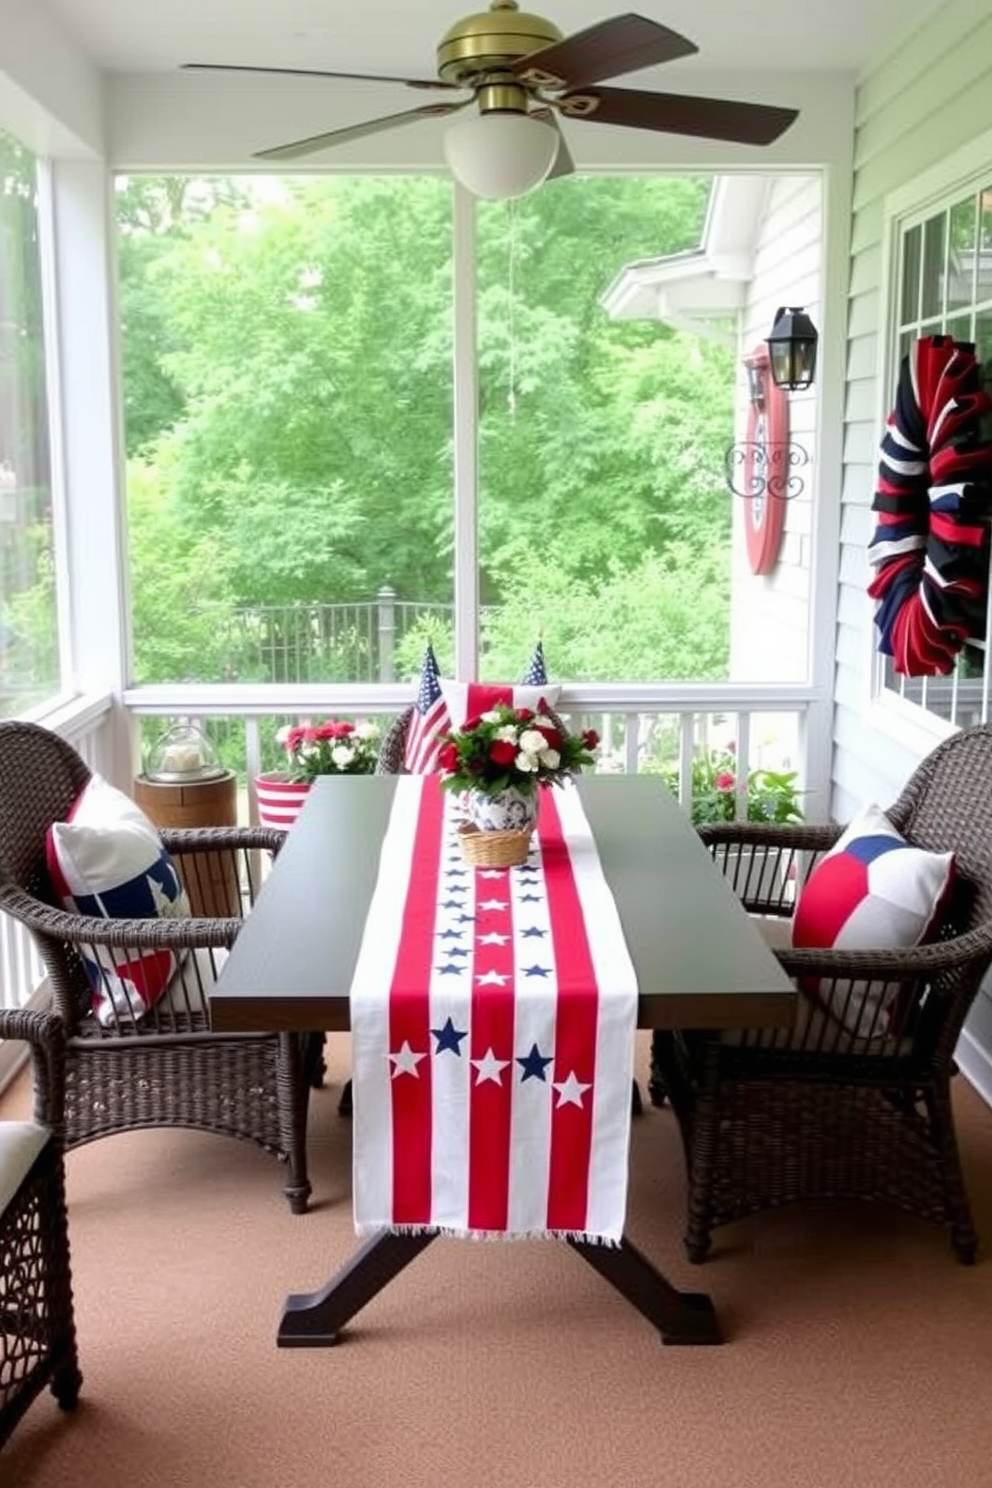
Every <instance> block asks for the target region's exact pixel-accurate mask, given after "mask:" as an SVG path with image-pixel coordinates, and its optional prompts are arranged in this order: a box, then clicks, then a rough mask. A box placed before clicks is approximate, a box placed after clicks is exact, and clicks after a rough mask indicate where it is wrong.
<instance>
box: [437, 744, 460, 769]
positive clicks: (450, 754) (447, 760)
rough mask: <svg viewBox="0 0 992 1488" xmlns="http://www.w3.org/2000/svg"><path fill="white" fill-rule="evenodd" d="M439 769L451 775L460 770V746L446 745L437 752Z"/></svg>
mask: <svg viewBox="0 0 992 1488" xmlns="http://www.w3.org/2000/svg"><path fill="white" fill-rule="evenodd" d="M437 763H438V768H439V769H441V770H444V771H445V772H446V773H449V774H450V772H451V771H452V770H457V769H458V745H457V744H445V745H444V746H443V748H441V749H439V750H438V752H437Z"/></svg>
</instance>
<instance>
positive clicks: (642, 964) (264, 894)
mask: <svg viewBox="0 0 992 1488" xmlns="http://www.w3.org/2000/svg"><path fill="white" fill-rule="evenodd" d="M395 787H396V777H390V776H322V777H320V778H318V779H317V780H316V781H315V782H314V784H313V787H312V789H311V791H310V793H309V796H308V799H307V802H306V805H305V806H304V808H303V811H302V812H301V813H300V816H299V818H298V820H297V821H296V823H295V824H294V826H293V827H292V829H291V830H290V832H289V834H288V837H287V839H286V842H285V845H284V846H283V848H282V850H281V852H280V853H279V855H278V857H277V859H276V861H275V863H274V865H273V868H272V871H271V873H270V874H269V876H268V878H267V879H266V882H265V883H264V885H263V887H262V890H261V892H260V894H259V896H258V899H257V901H256V903H255V905H254V907H253V909H252V911H251V913H250V914H249V915H248V916H247V918H246V920H245V923H244V926H243V928H242V929H241V932H240V934H239V935H238V938H237V940H236V942H235V944H234V946H233V948H232V950H231V953H230V955H229V957H228V959H227V962H226V964H225V965H224V967H223V970H222V971H221V974H220V976H219V978H218V980H217V982H216V984H215V986H214V988H213V991H212V992H211V994H210V1009H211V1018H212V1022H213V1027H214V1029H215V1030H216V1031H218V1032H236V1031H256V1030H262V1029H269V1030H276V1031H279V1032H282V1031H291V1032H306V1031H316V1032H320V1031H326V1032H331V1033H333V1032H337V1031H342V1032H343V1031H346V1030H347V1029H348V1028H349V992H350V988H351V983H352V975H353V972H354V968H355V963H356V959H357V957H358V952H359V947H360V945H361V941H362V936H363V932H364V928H365V920H366V915H367V911H368V907H369V903H370V900H371V898H372V894H373V890H374V888H375V885H376V881H377V878H378V870H379V860H380V854H381V849H382V842H383V837H384V835H385V832H386V828H387V825H388V822H389V817H390V810H391V806H392V801H393V793H394V791H395ZM578 788H579V792H580V796H581V800H582V805H583V808H584V811H585V814H586V816H587V818H588V821H589V823H590V826H591V828H592V831H593V835H594V838H595V842H596V847H597V851H598V853H599V857H600V861H601V863H602V867H603V871H604V874H605V877H606V880H607V883H608V884H609V887H610V889H611V891H612V894H613V896H614V899H615V902H616V905H617V910H618V913H619V916H620V921H621V924H622V927H623V933H624V936H625V939H626V941H627V946H628V950H629V952H630V956H631V960H632V962H633V965H634V969H635V972H636V975H637V985H638V1003H637V1026H638V1027H639V1028H649V1029H695V1030H700V1031H701V1032H704V1033H709V1034H711V1035H712V1036H714V1037H718V1036H720V1035H721V1034H722V1033H725V1032H727V1031H733V1030H740V1029H746V1028H758V1027H760V1028H780V1027H788V1026H790V1025H791V1023H792V1021H793V1018H794V1015H795V1005H796V991H795V988H794V986H793V984H792V982H791V981H790V979H789V978H788V977H787V976H786V975H785V973H784V972H783V971H782V968H781V966H780V965H779V963H778V961H777V960H776V959H775V957H774V955H773V954H772V953H771V952H770V951H769V950H768V948H767V946H766V945H765V943H764V941H763V940H762V938H761V936H760V935H759V933H758V932H757V930H756V929H755V928H754V926H753V925H752V924H751V923H750V922H749V920H748V917H747V915H746V913H745V912H744V909H743V908H742V906H741V904H740V903H739V901H738V899H737V898H736V896H735V895H734V893H733V891H732V890H731V888H730V886H729V884H728V883H727V881H726V880H725V878H724V877H723V875H722V874H721V873H720V871H719V869H718V868H717V866H716V864H715V863H714V862H713V860H712V858H711V856H710V854H709V853H708V852H707V850H706V848H705V847H704V846H703V844H702V843H701V842H700V840H699V837H698V835H697V834H696V831H695V829H694V828H693V826H692V823H691V822H690V820H689V818H688V816H687V815H686V813H685V812H684V811H683V810H682V808H681V807H680V806H679V805H678V803H677V802H676V801H675V800H674V798H673V797H672V795H671V794H670V792H669V791H668V789H667V787H666V786H665V785H664V784H663V782H662V781H660V780H659V779H657V778H656V777H651V776H647V775H615V776H612V775H592V776H588V777H582V778H581V779H580V781H579V786H578ZM511 871H512V870H511ZM434 1238H435V1236H434V1234H432V1233H426V1234H423V1233H421V1234H402V1233H394V1232H391V1231H388V1232H384V1233H381V1234H377V1235H375V1236H373V1237H372V1238H370V1239H367V1240H365V1241H364V1242H363V1243H361V1244H359V1245H358V1247H357V1248H356V1251H355V1253H354V1255H353V1256H352V1258H351V1259H350V1260H349V1261H347V1262H346V1263H345V1265H344V1266H343V1267H341V1269H339V1270H338V1271H337V1272H335V1273H334V1274H333V1275H332V1276H331V1278H330V1279H329V1280H328V1282H327V1283H326V1285H324V1286H323V1287H322V1288H320V1289H319V1290H318V1291H316V1292H312V1293H300V1294H293V1295H290V1296H289V1297H288V1299H287V1301H286V1304H285V1308H284V1311H283V1315H282V1319H281V1321H280V1324H279V1328H278V1332H277V1343H278V1344H279V1346H281V1347H319V1346H326V1345H329V1344H333V1343H334V1342H335V1341H336V1340H337V1338H338V1335H339V1333H340V1332H341V1330H342V1328H343V1327H344V1326H345V1325H346V1323H347V1322H348V1321H349V1320H350V1319H351V1318H352V1317H354V1316H355V1314H356V1313H357V1312H359V1311H360V1310H361V1309H362V1308H363V1307H364V1306H365V1305H366V1304H367V1303H368V1302H370V1301H371V1300H372V1298H373V1297H375V1296H376V1294H377V1293H378V1292H379V1291H381V1290H382V1288H383V1287H384V1286H386V1285H387V1284H388V1283H389V1282H390V1281H391V1280H392V1279H393V1278H394V1277H395V1276H396V1275H398V1273H399V1272H400V1271H402V1270H403V1269H404V1268H405V1267H406V1266H407V1265H409V1264H410V1262H411V1261H412V1260H414V1258H415V1257H416V1256H417V1255H419V1254H420V1252H421V1251H422V1250H424V1249H425V1248H426V1247H427V1246H428V1245H429V1244H430V1243H431V1241H432V1240H433V1239H434ZM566 1243H567V1244H568V1245H569V1246H571V1247H572V1249H573V1250H575V1251H576V1252H577V1253H578V1254H579V1255H581V1256H582V1257H583V1259H584V1260H585V1261H587V1262H588V1263H589V1264H590V1265H591V1266H592V1267H593V1268H594V1269H595V1270H596V1271H597V1272H599V1274H600V1275H601V1276H603V1277H604V1279H605V1280H607V1281H608V1282H609V1283H610V1284H611V1285H612V1286H614V1287H615V1288H616V1289H617V1290H618V1291H619V1292H620V1293H621V1294H622V1295H623V1296H624V1297H625V1298H626V1299H627V1300H628V1301H629V1302H630V1303H631V1304H632V1305H633V1306H634V1307H635V1308H636V1309H637V1310H638V1311H639V1312H640V1313H641V1314H643V1316H645V1317H646V1318H647V1319H648V1321H649V1322H651V1323H652V1324H653V1326H655V1327H656V1328H657V1329H658V1331H659V1333H660V1335H661V1338H662V1341H663V1342H665V1343H668V1344H676V1343H681V1344H702V1343H719V1342H721V1341H722V1340H721V1332H720V1326H719V1320H718V1317H717V1314H716V1310H715V1308H714V1306H713V1303H712V1300H711V1298H710V1297H709V1296H708V1295H707V1294H705V1293H698V1292H682V1291H679V1290H677V1289H676V1288H675V1287H674V1286H673V1285H672V1284H671V1283H670V1282H669V1281H668V1280H667V1279H666V1278H665V1277H664V1275H663V1274H662V1273H661V1271H660V1270H659V1269H658V1268H657V1266H655V1265H654V1264H653V1263H652V1262H651V1261H650V1260H649V1259H648V1258H647V1257H646V1256H645V1255H643V1254H642V1253H641V1252H640V1251H639V1250H638V1249H637V1248H636V1247H635V1246H634V1245H632V1244H631V1243H630V1241H628V1240H627V1239H626V1237H624V1239H623V1240H622V1241H621V1243H620V1244H619V1245H616V1246H614V1245H603V1244H596V1243H589V1242H585V1241H583V1240H580V1239H573V1238H569V1239H567V1241H566Z"/></svg>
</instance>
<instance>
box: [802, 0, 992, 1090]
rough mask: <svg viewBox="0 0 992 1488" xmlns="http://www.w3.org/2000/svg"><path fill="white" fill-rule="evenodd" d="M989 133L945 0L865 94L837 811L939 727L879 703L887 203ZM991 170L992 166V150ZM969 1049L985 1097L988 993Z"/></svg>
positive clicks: (848, 429)
mask: <svg viewBox="0 0 992 1488" xmlns="http://www.w3.org/2000/svg"><path fill="white" fill-rule="evenodd" d="M990 129H992V7H990V6H989V5H988V4H987V0H948V3H947V4H945V5H943V6H942V7H941V8H940V9H939V10H937V11H935V12H934V13H933V15H932V17H931V18H930V19H929V20H928V21H927V22H926V23H925V24H924V25H923V26H922V27H921V29H920V30H919V31H918V32H916V33H915V34H914V35H912V36H910V37H909V38H908V39H907V40H906V41H905V42H904V43H903V44H902V45H900V46H899V47H898V48H897V49H896V50H895V51H894V52H893V53H891V54H890V56H889V57H887V58H886V60H885V61H884V62H883V63H881V64H880V65H879V66H878V67H877V68H876V69H874V70H873V71H872V72H871V73H870V74H868V75H867V76H866V77H865V78H864V79H863V80H862V82H861V84H860V86H859V87H858V89H857V93H856V130H855V150H854V175H853V201H852V224H851V270H850V282H849V294H848V315H847V326H848V332H847V374H846V396H845V407H844V421H845V429H844V446H843V471H842V521H841V555H840V591H839V596H838V623H837V645H836V672H835V686H834V700H835V707H834V729H833V746H834V754H833V769H832V776H833V801H832V810H833V815H834V816H835V817H836V818H837V819H838V820H844V819H846V818H847V817H848V816H849V815H850V814H851V813H852V812H853V811H854V810H856V809H857V807H858V806H860V805H861V804H862V803H864V802H865V801H866V800H868V799H874V800H877V801H879V802H881V803H883V804H884V803H886V802H888V801H891V800H892V799H893V798H894V797H895V795H896V794H897V793H898V791H899V789H900V787H901V786H902V784H903V782H904V781H905V779H906V777H907V775H908V774H909V773H910V772H911V770H912V769H913V767H914V765H915V764H916V762H917V761H918V760H919V759H920V758H921V757H922V756H923V755H924V754H925V753H926V752H927V750H928V749H929V748H930V747H932V745H933V743H934V741H935V738H936V735H935V734H934V733H933V732H929V731H928V730H927V729H926V728H921V727H917V723H918V721H919V720H918V718H917V719H914V718H913V716H912V715H911V714H909V713H906V714H905V715H903V716H902V717H900V718H897V719H896V718H893V717H892V714H891V712H887V711H886V710H885V709H883V708H881V707H879V706H876V705H873V703H872V699H871V670H872V664H873V651H874V634H873V627H872V615H871V606H870V602H869V600H868V598H867V595H866V592H865V588H866V584H867V581H868V567H867V562H866V554H865V550H866V545H867V541H868V537H869V536H870V532H871V528H872V525H873V524H872V521H871V515H870V510H869V508H870V503H871V498H872V491H873V485H874V479H875V460H876V451H877V447H878V441H879V438H880V435H881V431H882V426H883V423H884V418H885V414H886V412H887V410H888V407H889V406H890V404H891V400H892V399H891V394H892V389H891V388H889V387H887V386H883V384H882V378H883V376H884V375H885V374H884V371H883V366H884V355H885V346H884V334H885V324H886V311H887V304H886V285H887V274H888V270H887V266H886V265H885V264H884V262H883V256H884V252H885V246H884V244H883V231H884V213H885V199H886V197H887V196H888V195H889V193H891V192H893V191H896V190H898V189H900V188H906V187H908V186H910V185H911V183H912V182H913V181H914V180H915V179H917V178H918V177H920V176H921V175H922V173H924V172H927V171H932V170H933V169H934V168H936V167H938V166H940V165H941V163H942V162H944V161H945V160H947V158H948V157H949V156H951V155H952V154H953V152H954V151H956V150H959V149H961V148H962V147H964V146H967V145H968V144H970V143H971V142H972V141H974V140H976V139H977V138H978V137H979V136H981V135H983V134H984V133H985V132H986V131H988V130H990ZM988 163H989V168H990V171H992V152H990V158H989V162H988ZM963 1043H964V1046H963V1048H962V1050H961V1057H962V1062H963V1063H964V1064H965V1067H966V1069H967V1071H968V1073H969V1075H970V1076H971V1077H972V1078H973V1079H974V1080H975V1081H976V1083H978V1084H979V1085H980V1086H982V1087H983V1088H984V1089H985V1091H986V1093H988V1092H989V1091H990V1090H992V1080H990V1079H989V1074H990V1071H992V1064H990V1058H989V1054H988V1053H987V1052H986V1051H989V1050H992V1002H989V1000H988V999H987V998H983V999H982V1001H981V1004H980V1005H979V1006H978V1007H976V1009H975V1011H974V1013H973V1015H972V1018H971V1019H970V1021H969V1027H968V1032H967V1034H966V1037H965V1040H964V1041H963Z"/></svg>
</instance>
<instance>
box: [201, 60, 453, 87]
mask: <svg viewBox="0 0 992 1488" xmlns="http://www.w3.org/2000/svg"><path fill="white" fill-rule="evenodd" d="M180 67H181V69H182V70H183V71H184V72H256V73H269V74H271V75H275V76H281V77H318V78H348V79H354V80H355V81H356V82H359V83H399V84H400V86H401V87H404V88H440V89H442V90H444V91H450V90H452V89H453V90H454V91H456V92H457V91H460V90H458V89H457V88H456V86H455V84H454V83H444V82H442V81H441V79H440V78H434V79H433V81H431V80H430V79H428V78H401V77H380V76H379V75H378V74H377V73H374V72H323V71H320V70H319V69H317V68H313V67H247V66H243V65H241V64H239V63H236V62H182V63H180Z"/></svg>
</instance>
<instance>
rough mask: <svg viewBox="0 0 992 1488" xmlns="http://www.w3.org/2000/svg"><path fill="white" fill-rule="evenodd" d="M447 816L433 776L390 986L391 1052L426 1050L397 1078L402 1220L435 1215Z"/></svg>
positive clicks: (397, 1189) (423, 1220) (397, 1211)
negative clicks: (435, 1048)
mask: <svg viewBox="0 0 992 1488" xmlns="http://www.w3.org/2000/svg"><path fill="white" fill-rule="evenodd" d="M443 819H444V801H443V798H442V796H441V791H440V789H439V785H438V777H437V776H427V777H425V779H424V782H423V788H422V790H421V793H420V807H419V810H418V814H417V829H416V832H415V835H414V845H413V859H412V863H411V872H410V886H409V888H408V890H407V896H406V902H405V904H404V906H403V926H402V930H401V933H400V943H399V948H398V951H397V957H396V966H395V968H394V971H393V979H392V982H391V984H390V988H389V1052H390V1054H395V1053H397V1052H398V1051H399V1050H400V1049H401V1048H402V1047H403V1044H404V1041H405V1042H406V1043H408V1044H409V1046H410V1048H411V1050H412V1051H413V1052H414V1053H416V1054H424V1056H425V1057H424V1058H423V1059H421V1060H419V1061H418V1063H417V1073H416V1075H411V1074H395V1075H394V1076H393V1078H392V1079H391V1082H390V1093H391V1095H392V1117H393V1223H394V1224H396V1225H426V1224H430V1221H431V1197H432V1185H431V1053H430V1051H431V1034H430V983H431V969H432V966H433V961H434V920H435V916H436V913H437V899H438V878H439V875H440V867H441V827H442V823H443ZM392 1068H395V1066H393V1067H392Z"/></svg>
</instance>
